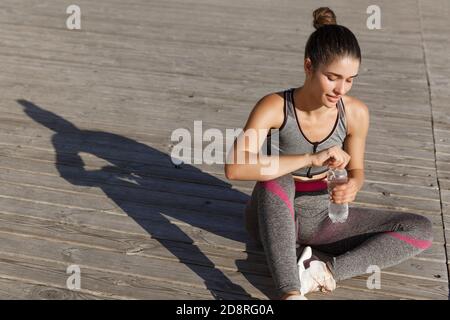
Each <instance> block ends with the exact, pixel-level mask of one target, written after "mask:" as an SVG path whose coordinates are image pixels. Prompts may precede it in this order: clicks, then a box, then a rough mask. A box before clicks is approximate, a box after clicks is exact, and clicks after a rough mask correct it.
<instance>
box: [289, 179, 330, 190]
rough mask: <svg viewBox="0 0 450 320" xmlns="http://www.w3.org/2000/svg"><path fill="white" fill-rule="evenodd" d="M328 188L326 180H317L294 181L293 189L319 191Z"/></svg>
mask: <svg viewBox="0 0 450 320" xmlns="http://www.w3.org/2000/svg"><path fill="white" fill-rule="evenodd" d="M327 188H328V185H327V182H326V181H324V180H319V181H295V191H297V192H312V191H321V190H326V189H327Z"/></svg>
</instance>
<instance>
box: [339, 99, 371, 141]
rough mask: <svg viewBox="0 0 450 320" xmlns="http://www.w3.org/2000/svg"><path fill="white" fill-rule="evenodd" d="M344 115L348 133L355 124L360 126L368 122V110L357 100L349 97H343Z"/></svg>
mask: <svg viewBox="0 0 450 320" xmlns="http://www.w3.org/2000/svg"><path fill="white" fill-rule="evenodd" d="M342 100H343V102H344V108H345V115H346V118H347V126H348V129H349V132H350V131H351V130H352V127H353V126H354V125H355V124H358V125H360V124H362V123H368V122H369V108H368V107H367V105H366V104H365V103H364V102H362V101H361V100H359V99H358V98H355V97H351V96H347V95H345V96H343V97H342Z"/></svg>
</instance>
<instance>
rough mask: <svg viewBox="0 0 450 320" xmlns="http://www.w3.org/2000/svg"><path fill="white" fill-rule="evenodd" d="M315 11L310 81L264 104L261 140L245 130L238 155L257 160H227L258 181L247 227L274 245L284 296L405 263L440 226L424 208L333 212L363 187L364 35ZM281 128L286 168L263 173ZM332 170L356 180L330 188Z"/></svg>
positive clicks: (239, 174)
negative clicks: (331, 207)
mask: <svg viewBox="0 0 450 320" xmlns="http://www.w3.org/2000/svg"><path fill="white" fill-rule="evenodd" d="M313 17H314V27H315V28H316V31H315V32H313V33H312V34H311V35H310V37H309V39H308V42H307V44H306V48H305V59H304V70H305V75H306V76H305V81H304V84H303V86H301V87H298V88H292V89H288V90H285V91H284V92H278V93H273V94H269V95H267V96H265V97H264V98H262V99H261V100H260V101H259V102H258V103H257V104H256V106H255V107H254V109H253V110H252V112H251V114H250V116H249V119H248V121H247V123H246V125H245V128H244V133H246V132H248V131H251V130H256V132H257V133H258V139H256V140H257V141H258V142H257V143H256V142H255V139H253V140H251V141H250V142H247V141H246V140H245V139H244V141H242V140H241V141H240V143H237V141H239V139H242V138H241V137H240V138H238V140H237V141H236V142H235V144H234V147H233V149H232V151H231V152H230V156H231V158H232V159H233V160H236V159H237V158H236V155H237V154H239V153H240V152H241V153H243V154H244V155H245V156H246V158H245V159H248V158H249V157H250V156H253V157H254V156H255V155H257V161H256V162H255V163H248V162H245V163H236V161H234V162H232V161H227V164H226V165H225V173H226V176H227V178H228V179H231V180H233V179H234V180H256V181H258V182H257V183H256V185H255V188H254V190H253V193H252V196H251V199H250V201H249V203H248V205H247V208H246V211H245V216H246V228H247V230H248V232H249V233H250V235H251V236H252V237H253V238H254V239H255V240H256V241H258V242H260V243H261V244H262V246H263V248H264V251H265V253H266V257H267V262H268V266H269V269H270V272H271V274H272V277H273V280H274V282H275V286H276V288H277V290H278V292H279V294H280V298H281V299H306V298H304V295H305V294H307V293H308V292H313V291H318V290H322V291H332V290H334V289H335V287H336V281H339V280H344V279H347V278H351V277H354V276H357V275H361V274H364V273H367V272H369V271H367V270H368V268H369V267H370V266H372V265H376V266H378V267H379V268H386V267H389V266H393V265H396V264H398V263H400V262H402V261H404V260H406V259H408V258H410V257H412V256H414V255H417V254H418V253H420V252H422V251H423V250H425V249H426V248H428V247H429V246H430V245H431V242H432V231H431V223H430V221H429V220H428V219H426V218H424V217H422V216H419V215H414V214H409V213H388V212H377V213H373V212H372V213H369V212H364V211H361V210H359V211H357V210H352V208H351V209H350V210H349V215H348V218H347V221H346V222H345V223H332V222H331V220H330V219H329V217H328V203H329V201H333V202H335V203H337V204H343V203H350V202H352V201H353V200H354V199H355V197H356V194H357V193H358V191H359V190H360V189H361V188H362V186H363V182H364V150H365V142H366V136H367V132H368V127H369V112H368V108H367V106H366V105H365V104H364V103H363V102H361V101H360V100H358V99H356V98H353V97H350V96H348V95H347V93H348V92H349V91H350V89H351V87H352V82H353V79H354V78H355V77H356V76H357V75H358V69H359V65H360V62H361V53H360V48H359V45H358V41H357V40H356V38H355V36H354V34H353V33H352V32H351V31H350V30H349V29H347V28H346V27H344V26H341V25H337V24H336V18H335V15H334V13H333V11H332V10H330V9H329V8H319V9H317V10H315V11H314V13H313ZM271 129H278V133H277V137H278V141H279V146H278V151H279V155H278V156H277V158H276V159H277V160H278V162H277V164H278V166H277V169H276V170H274V171H272V172H271V173H270V174H268V173H265V174H262V168H263V167H264V165H263V162H262V160H263V159H265V160H267V159H269V160H271V161H273V160H274V159H275V156H274V155H271V154H270V153H268V155H267V156H263V155H262V154H260V153H259V150H260V149H261V147H262V146H263V142H264V140H265V137H266V136H267V137H268V142H269V143H268V145H270V141H269V140H270V138H273V137H274V135H272V134H270V133H269V132H270V130H271ZM261 136H264V139H260V138H261ZM260 141H262V143H261V142H260ZM265 163H266V162H265ZM328 167H330V168H346V170H347V172H348V178H349V179H348V182H347V183H346V184H343V185H339V186H337V187H335V188H334V189H333V190H332V191H331V193H330V194H329V193H328V190H327V183H326V174H327V170H328ZM305 246H306V247H305ZM301 247H305V250H304V251H303V254H302V255H301V256H300V259H299V260H298V261H297V256H298V252H297V250H300V248H301ZM311 247H312V248H313V249H314V255H312V256H311Z"/></svg>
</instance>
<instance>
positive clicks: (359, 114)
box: [332, 98, 369, 203]
mask: <svg viewBox="0 0 450 320" xmlns="http://www.w3.org/2000/svg"><path fill="white" fill-rule="evenodd" d="M347 106H348V108H347V109H346V111H347V112H346V115H347V138H346V139H345V141H344V150H345V151H346V152H347V153H348V154H349V155H350V157H351V159H350V162H349V163H348V165H347V168H346V169H347V172H348V178H349V179H348V182H347V183H346V184H343V185H340V186H337V187H335V188H334V189H333V193H332V200H333V201H334V202H335V203H349V202H352V201H354V200H355V197H356V194H357V193H358V191H359V190H361V188H362V186H363V184H364V152H365V147H366V138H367V132H368V131H369V109H368V108H367V106H366V105H365V104H364V103H363V102H362V101H360V100H358V99H355V98H350V101H349V103H347Z"/></svg>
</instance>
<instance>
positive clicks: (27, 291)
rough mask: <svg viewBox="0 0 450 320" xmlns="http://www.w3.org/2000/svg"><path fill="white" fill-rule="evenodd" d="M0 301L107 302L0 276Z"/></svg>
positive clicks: (69, 291) (83, 294)
mask: <svg viewBox="0 0 450 320" xmlns="http://www.w3.org/2000/svg"><path fill="white" fill-rule="evenodd" d="M0 299H2V300H88V299H89V300H98V299H102V300H107V299H108V298H106V297H99V296H95V295H92V294H86V293H83V292H78V291H72V290H68V289H65V288H64V289H63V288H58V287H52V286H49V285H46V284H41V283H39V282H36V281H32V282H31V283H30V282H27V281H26V280H24V279H20V278H17V279H8V278H3V277H1V276H0ZM108 300H109V299H108Z"/></svg>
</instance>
